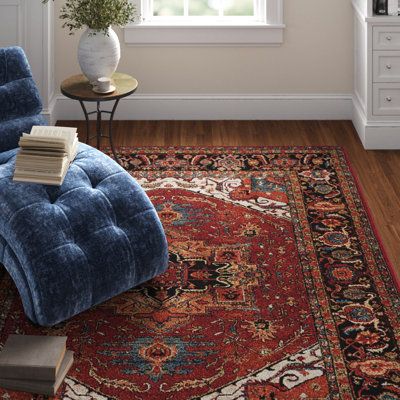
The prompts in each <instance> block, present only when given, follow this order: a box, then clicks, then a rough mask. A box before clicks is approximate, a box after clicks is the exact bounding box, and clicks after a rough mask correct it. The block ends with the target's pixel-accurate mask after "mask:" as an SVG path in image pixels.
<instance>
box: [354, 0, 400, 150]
mask: <svg viewBox="0 0 400 400" xmlns="http://www.w3.org/2000/svg"><path fill="white" fill-rule="evenodd" d="M371 3H372V1H371V0H364V1H362V0H353V8H354V93H353V123H354V126H355V128H356V130H357V132H358V134H359V136H360V139H361V141H362V143H363V145H364V147H365V148H366V149H400V16H393V17H392V16H374V15H372V4H371Z"/></svg>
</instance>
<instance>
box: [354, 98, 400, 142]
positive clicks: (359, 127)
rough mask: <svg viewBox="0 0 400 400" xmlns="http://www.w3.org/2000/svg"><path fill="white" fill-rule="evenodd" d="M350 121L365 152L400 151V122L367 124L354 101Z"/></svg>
mask: <svg viewBox="0 0 400 400" xmlns="http://www.w3.org/2000/svg"><path fill="white" fill-rule="evenodd" d="M352 121H353V125H354V127H355V128H356V131H357V133H358V136H359V137H360V140H361V143H362V144H363V146H364V148H365V149H366V150H397V149H400V121H399V122H381V121H379V122H376V123H372V122H367V120H366V118H365V114H364V112H363V111H362V109H361V107H360V105H359V104H358V102H357V100H356V99H355V100H354V102H353V118H352Z"/></svg>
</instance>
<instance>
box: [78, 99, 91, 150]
mask: <svg viewBox="0 0 400 400" xmlns="http://www.w3.org/2000/svg"><path fill="white" fill-rule="evenodd" d="M79 103H80V105H81V107H82V110H83V113H84V114H85V119H86V144H88V143H89V129H90V127H89V114H88V112H87V111H86V107H85V103H84V102H83V101H82V100H79Z"/></svg>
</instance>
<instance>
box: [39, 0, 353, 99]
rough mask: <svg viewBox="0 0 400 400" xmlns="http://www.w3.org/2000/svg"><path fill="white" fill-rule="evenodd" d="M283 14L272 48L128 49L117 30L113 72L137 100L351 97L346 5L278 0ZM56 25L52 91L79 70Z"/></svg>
mask: <svg viewBox="0 0 400 400" xmlns="http://www.w3.org/2000/svg"><path fill="white" fill-rule="evenodd" d="M37 1H39V0H37ZM58 3H61V1H59V2H58ZM57 8H59V5H58V7H56V11H55V13H56V16H57V15H58V9H57ZM284 13H285V21H284V22H285V24H286V25H287V28H286V30H285V38H284V43H283V45H282V46H278V47H131V46H127V45H125V44H124V43H123V38H122V34H121V32H119V36H120V39H121V45H122V59H121V63H120V66H119V70H120V71H121V72H127V73H130V74H132V75H134V76H135V77H136V78H137V79H138V81H139V84H140V87H139V90H138V93H139V95H140V94H143V95H150V94H153V95H154V94H156V95H168V94H175V95H176V94H196V95H200V94H203V95H207V94H219V95H221V94H227V95H229V94H247V95H249V94H258V95H264V94H322V95H331V94H350V93H351V92H352V82H353V76H352V71H353V67H352V65H353V61H352V40H353V39H352V38H353V30H352V29H353V28H352V8H351V2H350V1H349V0H284ZM60 25H61V23H60V21H59V20H58V19H57V20H56V33H55V34H56V37H55V51H56V60H55V70H56V87H58V86H59V84H60V82H61V80H62V79H63V78H65V77H67V76H69V75H71V74H75V73H79V66H78V63H77V60H76V49H77V43H78V40H79V36H80V35H79V33H78V34H75V35H74V36H68V33H67V31H66V30H63V29H61V27H60Z"/></svg>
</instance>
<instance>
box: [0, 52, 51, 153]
mask: <svg viewBox="0 0 400 400" xmlns="http://www.w3.org/2000/svg"><path fill="white" fill-rule="evenodd" d="M41 111H42V102H41V100H40V95H39V92H38V90H37V88H36V85H35V82H34V81H33V78H32V73H31V70H30V68H29V64H28V61H27V59H26V56H25V54H24V52H23V50H22V49H21V48H20V47H7V48H2V49H0V152H1V151H6V150H10V149H13V148H15V147H17V145H18V140H19V137H20V136H21V134H22V133H23V132H29V131H30V129H31V127H32V125H45V124H46V121H45V119H44V118H43V117H42V116H41V115H40V112H41Z"/></svg>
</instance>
